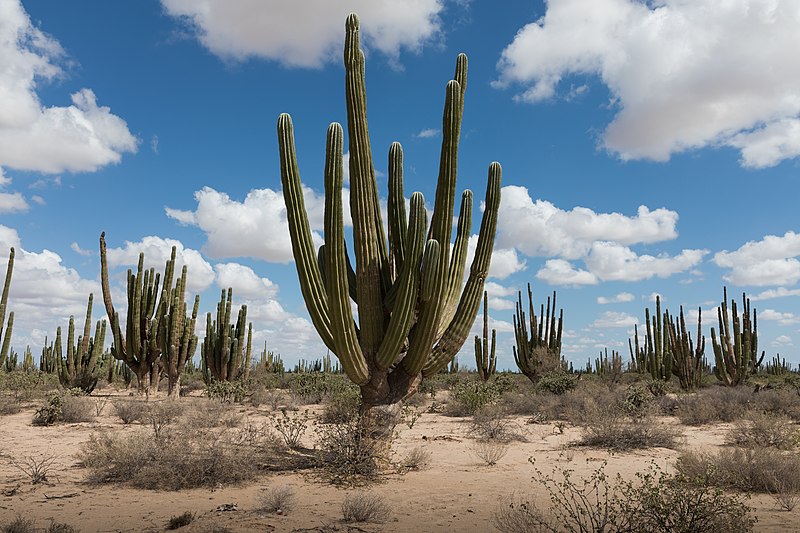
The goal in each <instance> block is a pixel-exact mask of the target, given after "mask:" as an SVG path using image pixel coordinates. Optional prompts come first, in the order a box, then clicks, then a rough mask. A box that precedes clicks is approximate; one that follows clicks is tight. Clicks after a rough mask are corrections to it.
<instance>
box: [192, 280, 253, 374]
mask: <svg viewBox="0 0 800 533" xmlns="http://www.w3.org/2000/svg"><path fill="white" fill-rule="evenodd" d="M232 305H233V289H230V288H229V289H228V291H227V294H226V293H225V290H224V289H223V290H222V295H221V296H220V301H219V303H218V304H217V318H216V319H215V320H213V321H212V319H211V313H208V314H207V315H206V337H205V339H203V344H202V346H201V347H200V366H201V368H202V371H203V380H204V381H205V382H206V383H207V384H210V383H212V382H213V381H237V380H240V379H245V380H246V379H247V377H248V375H249V373H250V357H251V350H252V342H253V324H252V322H251V323H250V325H249V327H248V326H247V306H246V305H242V307H241V308H239V313H238V315H237V318H236V323H235V324H231V323H230V320H231V306H232ZM245 331H247V338H246V339H245Z"/></svg>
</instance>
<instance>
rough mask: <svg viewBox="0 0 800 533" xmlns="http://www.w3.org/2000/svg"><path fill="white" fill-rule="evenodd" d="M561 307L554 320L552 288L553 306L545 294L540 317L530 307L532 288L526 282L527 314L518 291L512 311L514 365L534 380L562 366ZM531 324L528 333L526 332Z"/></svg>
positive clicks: (554, 307)
mask: <svg viewBox="0 0 800 533" xmlns="http://www.w3.org/2000/svg"><path fill="white" fill-rule="evenodd" d="M563 322H564V310H563V309H562V310H561V311H560V312H559V316H558V322H556V291H553V301H552V307H551V302H550V297H549V296H548V297H547V310H546V311H545V307H544V304H542V306H541V310H540V311H539V317H537V316H536V312H535V311H534V308H533V292H532V291H531V284H530V283H528V315H527V317H526V314H525V310H524V308H523V307H522V291H518V292H517V306H516V312H515V313H514V338H515V341H516V346H514V348H513V351H514V361H515V362H516V363H517V367H518V368H519V369H520V371H521V372H522V373H523V374H525V376H526V377H527V378H528V379H529V380H531V381H532V382H533V383H537V382H538V381H539V377H540V376H541V374H542V372H544V371H548V370H555V369H557V368H561V366H562V362H561V332H562V328H563ZM528 326H530V336H529V335H528Z"/></svg>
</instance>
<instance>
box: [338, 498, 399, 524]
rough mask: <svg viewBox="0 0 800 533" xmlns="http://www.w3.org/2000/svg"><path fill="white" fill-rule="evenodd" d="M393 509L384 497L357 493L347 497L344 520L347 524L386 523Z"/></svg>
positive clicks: (344, 502) (343, 510) (343, 506)
mask: <svg viewBox="0 0 800 533" xmlns="http://www.w3.org/2000/svg"><path fill="white" fill-rule="evenodd" d="M390 514H391V508H390V507H389V504H387V503H386V500H385V499H384V498H383V496H380V495H378V494H369V493H366V492H357V493H354V494H348V495H347V496H345V498H344V501H343V502H342V518H343V519H344V521H345V522H348V523H351V522H385V521H386V520H387V519H388V518H389V515H390Z"/></svg>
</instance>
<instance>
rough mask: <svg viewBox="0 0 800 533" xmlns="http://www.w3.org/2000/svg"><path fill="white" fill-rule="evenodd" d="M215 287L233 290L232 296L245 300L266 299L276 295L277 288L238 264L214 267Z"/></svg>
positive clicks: (268, 280) (266, 279)
mask: <svg viewBox="0 0 800 533" xmlns="http://www.w3.org/2000/svg"><path fill="white" fill-rule="evenodd" d="M214 270H215V271H216V272H217V285H218V286H219V287H220V288H222V289H227V288H228V287H230V288H232V289H233V294H234V295H238V296H239V297H241V298H246V299H268V298H272V297H274V296H276V295H277V294H278V286H277V285H275V283H273V282H272V281H271V280H270V279H269V278H262V277H260V276H259V275H258V274H256V273H255V272H254V271H253V269H252V268H250V267H248V266H245V265H241V264H239V263H219V264H217V265H215V266H214Z"/></svg>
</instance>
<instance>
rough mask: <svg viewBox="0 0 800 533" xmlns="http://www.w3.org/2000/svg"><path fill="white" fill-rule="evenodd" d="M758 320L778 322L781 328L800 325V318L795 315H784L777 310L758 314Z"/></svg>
mask: <svg viewBox="0 0 800 533" xmlns="http://www.w3.org/2000/svg"><path fill="white" fill-rule="evenodd" d="M758 319H759V320H767V321H771V322H777V323H778V324H779V325H781V326H790V325H792V324H798V323H800V316H797V315H795V314H794V313H782V312H780V311H776V310H775V309H764V310H763V311H761V312H760V313H759V314H758Z"/></svg>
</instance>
